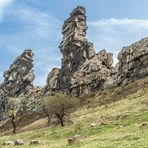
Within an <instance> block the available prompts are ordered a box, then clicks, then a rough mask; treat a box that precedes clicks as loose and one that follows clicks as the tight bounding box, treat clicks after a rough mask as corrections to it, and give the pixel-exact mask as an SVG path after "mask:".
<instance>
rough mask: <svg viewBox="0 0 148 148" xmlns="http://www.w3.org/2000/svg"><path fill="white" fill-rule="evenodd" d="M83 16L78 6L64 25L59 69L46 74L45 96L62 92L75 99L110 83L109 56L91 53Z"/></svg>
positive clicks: (91, 49)
mask: <svg viewBox="0 0 148 148" xmlns="http://www.w3.org/2000/svg"><path fill="white" fill-rule="evenodd" d="M85 13H86V12H85V8H84V7H81V6H78V7H77V8H75V9H74V10H73V12H72V13H71V14H70V17H69V18H68V19H67V20H66V21H65V22H64V25H63V28H62V34H63V40H62V42H61V44H60V46H59V47H60V50H61V53H62V54H63V59H62V64H61V69H57V68H54V69H53V70H52V71H51V73H50V74H49V76H48V79H47V86H46V89H45V93H46V95H47V94H50V93H52V92H57V91H62V92H65V93H72V94H74V95H75V96H79V95H81V94H83V93H89V92H93V91H97V90H99V89H100V88H104V87H105V86H107V85H108V84H107V83H108V82H109V83H111V82H112V80H111V79H112V78H111V76H112V75H113V73H114V68H113V67H112V63H113V60H112V54H110V53H106V51H105V50H103V51H101V52H100V53H97V54H96V53H95V50H94V48H93V44H92V43H90V42H88V40H87V39H86V30H87V24H86V16H85ZM101 56H102V57H101ZM109 77H110V78H109Z"/></svg>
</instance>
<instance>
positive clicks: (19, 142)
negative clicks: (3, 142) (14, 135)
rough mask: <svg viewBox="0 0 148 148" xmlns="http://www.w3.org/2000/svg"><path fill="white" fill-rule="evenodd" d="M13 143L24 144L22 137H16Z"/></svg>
mask: <svg viewBox="0 0 148 148" xmlns="http://www.w3.org/2000/svg"><path fill="white" fill-rule="evenodd" d="M14 145H24V141H23V140H22V139H17V140H16V141H14Z"/></svg>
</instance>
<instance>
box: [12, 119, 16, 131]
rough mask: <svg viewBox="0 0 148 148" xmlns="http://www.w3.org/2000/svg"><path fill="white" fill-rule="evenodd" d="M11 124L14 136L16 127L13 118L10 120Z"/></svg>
mask: <svg viewBox="0 0 148 148" xmlns="http://www.w3.org/2000/svg"><path fill="white" fill-rule="evenodd" d="M11 122H12V126H13V134H15V133H16V125H15V122H14V119H13V118H12V119H11Z"/></svg>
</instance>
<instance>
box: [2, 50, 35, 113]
mask: <svg viewBox="0 0 148 148" xmlns="http://www.w3.org/2000/svg"><path fill="white" fill-rule="evenodd" d="M32 68H33V52H32V51H31V50H30V49H29V50H25V51H24V52H23V53H22V55H20V56H19V57H18V58H17V59H16V60H15V61H14V62H13V64H12V65H11V66H10V68H9V70H7V71H5V72H4V78H5V79H4V82H3V84H2V85H1V86H0V112H3V111H5V109H6V98H7V97H12V98H13V97H18V96H19V95H20V94H25V93H28V92H29V91H30V90H31V89H32V88H33V80H34V78H35V75H34V71H33V70H32Z"/></svg>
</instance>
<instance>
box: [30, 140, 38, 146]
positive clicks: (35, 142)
mask: <svg viewBox="0 0 148 148" xmlns="http://www.w3.org/2000/svg"><path fill="white" fill-rule="evenodd" d="M34 144H39V140H31V141H30V145H34Z"/></svg>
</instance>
